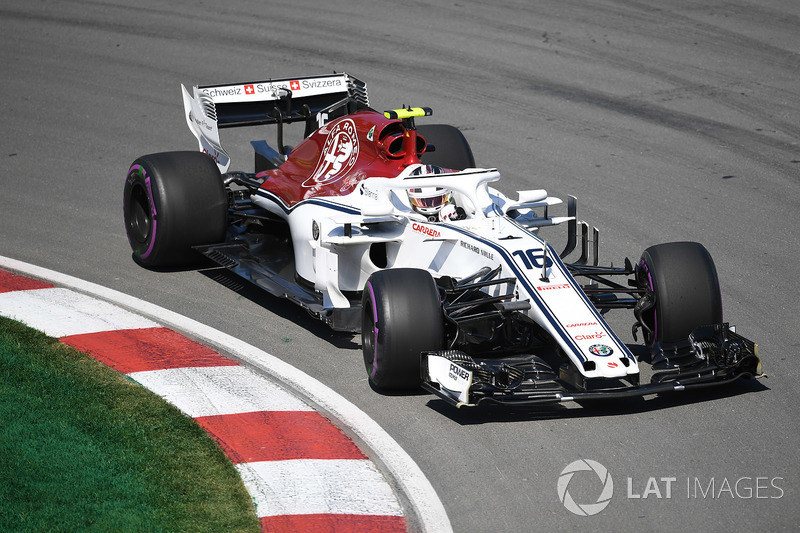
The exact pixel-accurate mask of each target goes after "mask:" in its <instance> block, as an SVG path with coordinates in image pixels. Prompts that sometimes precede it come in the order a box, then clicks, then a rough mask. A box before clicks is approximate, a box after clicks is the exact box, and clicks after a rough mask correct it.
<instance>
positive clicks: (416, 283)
mask: <svg viewBox="0 0 800 533" xmlns="http://www.w3.org/2000/svg"><path fill="white" fill-rule="evenodd" d="M361 326H362V327H361V344H362V349H363V354H364V365H365V367H366V370H367V375H368V376H369V381H370V383H372V384H373V385H374V386H375V388H376V389H379V390H400V389H413V388H417V387H419V385H420V381H421V378H420V353H421V352H423V351H427V350H431V351H433V350H441V349H442V348H443V346H444V315H443V314H442V306H441V301H440V299H439V290H438V288H437V287H436V283H435V282H434V280H433V278H432V277H431V275H430V274H429V273H428V272H426V271H424V270H419V269H413V268H397V269H388V270H379V271H378V272H375V273H373V274H372V275H371V276H370V277H369V279H368V280H367V283H366V285H365V287H364V293H363V296H362V323H361Z"/></svg>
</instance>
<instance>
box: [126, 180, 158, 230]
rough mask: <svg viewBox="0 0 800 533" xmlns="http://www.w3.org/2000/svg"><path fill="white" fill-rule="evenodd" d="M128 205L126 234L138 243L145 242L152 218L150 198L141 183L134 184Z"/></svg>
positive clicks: (151, 224)
mask: <svg viewBox="0 0 800 533" xmlns="http://www.w3.org/2000/svg"><path fill="white" fill-rule="evenodd" d="M130 200H131V201H130V204H129V205H128V236H129V237H130V238H131V239H133V240H134V241H135V242H137V243H139V244H145V243H147V240H148V238H149V237H150V231H151V229H152V226H153V220H152V217H151V215H150V200H149V198H148V197H147V192H146V191H145V190H144V187H142V186H141V185H135V186H134V187H133V190H132V191H131V199H130Z"/></svg>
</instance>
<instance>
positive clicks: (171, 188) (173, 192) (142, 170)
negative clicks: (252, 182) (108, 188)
mask: <svg viewBox="0 0 800 533" xmlns="http://www.w3.org/2000/svg"><path fill="white" fill-rule="evenodd" d="M123 212H124V218H125V232H126V233H127V235H128V242H129V243H130V245H131V249H132V250H133V257H134V260H136V261H137V262H138V263H140V264H142V265H144V266H147V267H151V268H157V267H174V266H189V265H191V264H192V263H194V262H196V261H197V260H198V259H199V258H200V255H199V254H197V252H195V251H194V250H193V249H192V247H193V246H198V245H204V244H215V243H218V242H222V241H223V240H224V239H225V230H226V227H227V218H228V200H227V195H226V193H225V187H224V185H223V183H222V177H221V175H220V172H219V169H218V167H217V165H216V163H214V160H213V159H211V157H209V156H208V155H207V154H203V153H200V152H165V153H159V154H150V155H145V156H142V157H140V158H139V159H137V160H136V161H134V163H133V165H131V168H130V169H129V170H128V176H127V178H126V180H125V190H124V194H123Z"/></svg>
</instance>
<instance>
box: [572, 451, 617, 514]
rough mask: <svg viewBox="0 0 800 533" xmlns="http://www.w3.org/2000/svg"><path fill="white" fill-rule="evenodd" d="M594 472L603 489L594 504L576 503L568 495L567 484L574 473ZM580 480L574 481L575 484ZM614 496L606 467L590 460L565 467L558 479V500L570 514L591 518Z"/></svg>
mask: <svg viewBox="0 0 800 533" xmlns="http://www.w3.org/2000/svg"><path fill="white" fill-rule="evenodd" d="M582 471H588V472H594V473H595V474H596V475H597V477H598V478H599V479H600V482H601V483H602V484H603V489H602V491H601V492H600V496H598V497H597V501H596V502H594V503H577V502H576V501H575V500H573V499H572V496H571V495H570V493H569V490H568V489H569V484H570V482H571V481H572V477H573V476H574V475H575V473H576V472H582ZM579 479H580V478H578V479H576V483H577V482H578V480H579ZM613 495H614V481H613V480H612V479H611V474H609V473H608V470H607V469H606V467H604V466H603V465H601V464H600V463H598V462H597V461H592V460H591V459H578V460H577V461H574V462H572V463H570V464H568V465H567V467H566V468H564V470H562V471H561V475H560V476H559V477H558V499H559V500H560V501H561V503H563V504H564V507H566V508H567V510H568V511H569V512H571V513H574V514H576V515H579V516H592V515H595V514H597V513H599V512H600V511H602V510H603V509H605V508H606V507H607V506H608V504H609V503H610V502H611V496H613Z"/></svg>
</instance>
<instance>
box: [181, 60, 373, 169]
mask: <svg viewBox="0 0 800 533" xmlns="http://www.w3.org/2000/svg"><path fill="white" fill-rule="evenodd" d="M181 88H182V90H183V91H182V92H183V103H184V108H185V111H186V122H187V124H188V126H189V129H190V130H191V131H192V133H193V134H194V136H195V137H197V140H198V141H199V143H200V150H201V151H202V152H205V153H208V154H209V155H211V157H212V158H214V160H215V161H216V162H217V165H218V166H219V167H220V171H221V172H226V171H227V169H228V166H229V165H230V158H229V157H228V154H227V153H225V151H224V150H223V148H222V146H221V144H220V141H219V128H233V127H240V126H259V125H263V124H277V125H278V137H279V139H278V146H279V147H280V146H282V137H283V124H290V123H292V122H297V121H305V123H306V130H305V136H306V137H307V136H308V135H310V134H311V133H313V132H314V131H315V130H316V129H317V128H318V127H321V126H322V125H323V124H325V123H326V122H328V121H330V120H332V119H334V118H337V117H339V116H342V115H345V114H348V113H352V112H355V111H356V110H358V109H364V108H368V107H369V95H368V93H367V86H366V84H365V83H364V82H362V81H361V80H359V79H357V78H354V77H353V76H350V75H349V74H346V73H341V74H331V75H324V76H306V77H300V78H283V79H272V80H266V81H254V82H246V83H236V84H227V85H196V86H194V88H193V91H192V93H191V94H190V93H189V91H188V90H187V89H186V87H185V86H183V85H182V86H181Z"/></svg>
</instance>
